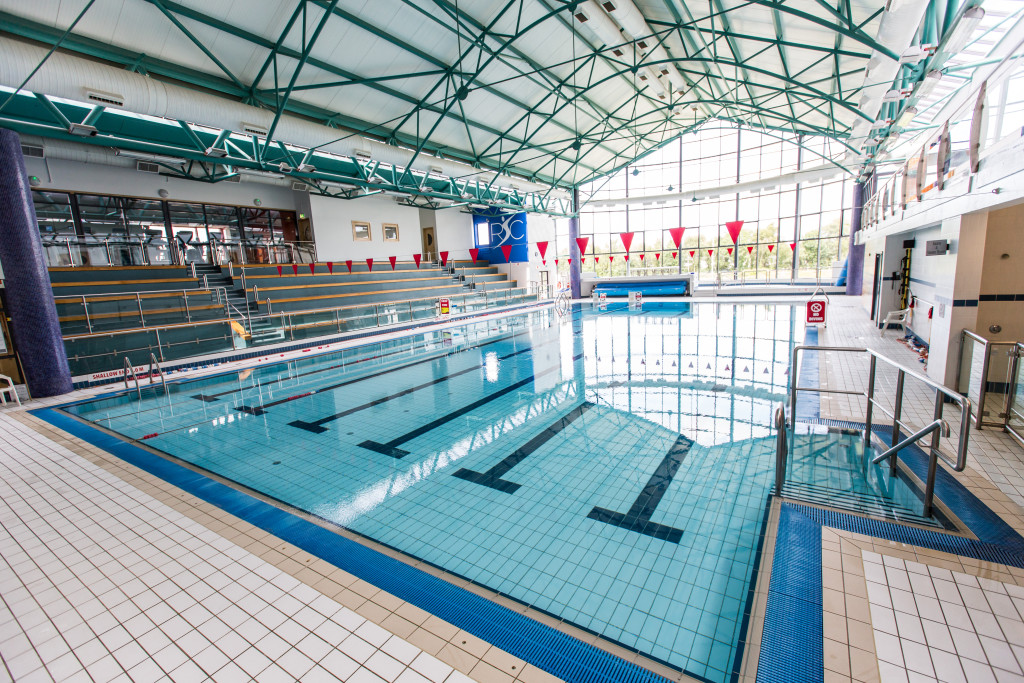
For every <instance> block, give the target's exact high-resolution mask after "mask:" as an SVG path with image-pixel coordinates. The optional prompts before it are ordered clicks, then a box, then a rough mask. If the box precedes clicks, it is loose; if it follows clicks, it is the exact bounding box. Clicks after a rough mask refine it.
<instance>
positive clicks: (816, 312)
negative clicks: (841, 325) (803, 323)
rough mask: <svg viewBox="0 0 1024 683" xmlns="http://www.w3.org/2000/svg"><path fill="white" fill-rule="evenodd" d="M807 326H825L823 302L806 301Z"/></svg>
mask: <svg viewBox="0 0 1024 683" xmlns="http://www.w3.org/2000/svg"><path fill="white" fill-rule="evenodd" d="M807 324H808V325H823V324H825V302H824V301H808V302H807Z"/></svg>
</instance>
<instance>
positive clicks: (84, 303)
mask: <svg viewBox="0 0 1024 683" xmlns="http://www.w3.org/2000/svg"><path fill="white" fill-rule="evenodd" d="M82 310H83V311H85V326H86V327H87V328H88V329H89V334H92V320H90V319H89V302H88V301H86V300H85V295H84V294H83V295H82Z"/></svg>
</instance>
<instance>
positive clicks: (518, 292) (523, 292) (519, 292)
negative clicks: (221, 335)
mask: <svg viewBox="0 0 1024 683" xmlns="http://www.w3.org/2000/svg"><path fill="white" fill-rule="evenodd" d="M504 291H506V292H510V293H512V292H515V294H510V295H509V298H512V297H522V296H528V295H529V294H530V292H529V291H528V288H526V287H515V288H513V289H508V290H504ZM456 296H462V297H468V298H469V299H472V295H468V294H459V295H456ZM437 299H438V297H436V296H430V297H421V298H419V299H400V300H398V301H388V302H386V303H382V304H351V305H348V306H333V307H330V308H310V309H304V310H301V311H288V314H289V315H290V316H299V315H311V314H315V313H323V314H329V313H334V312H336V311H337V312H340V311H347V310H352V309H357V308H369V307H373V306H378V305H380V306H396V305H400V304H405V303H410V302H416V301H431V302H436V301H437ZM278 315H279V314H276V313H274V314H266V315H254V316H250V319H251V320H259V319H261V318H272V317H278ZM231 320H232V319H231V318H214V319H211V320H202V321H199V322H195V323H172V324H169V325H155V326H153V327H148V328H133V329H128V330H106V331H103V332H94V333H88V334H71V335H65V336H64V337H62V339H63V340H64V341H73V340H78V339H88V338H90V337H101V336H112V335H124V334H136V333H138V332H142V331H154V330H164V329H177V328H181V327H195V326H199V325H213V324H217V323H225V322H230V321H231Z"/></svg>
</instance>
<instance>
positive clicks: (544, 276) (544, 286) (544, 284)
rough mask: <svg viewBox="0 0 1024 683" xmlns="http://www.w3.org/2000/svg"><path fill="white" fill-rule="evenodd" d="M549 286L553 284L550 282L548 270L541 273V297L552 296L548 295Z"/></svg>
mask: <svg viewBox="0 0 1024 683" xmlns="http://www.w3.org/2000/svg"><path fill="white" fill-rule="evenodd" d="M549 284H551V283H550V281H549V280H548V271H546V270H542V271H540V291H541V296H544V297H548V296H550V294H549V293H548V285H549Z"/></svg>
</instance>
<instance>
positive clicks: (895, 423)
mask: <svg viewBox="0 0 1024 683" xmlns="http://www.w3.org/2000/svg"><path fill="white" fill-rule="evenodd" d="M805 351H816V352H836V353H857V354H862V353H866V354H868V378H867V386H866V388H865V389H863V390H851V389H827V388H821V387H802V386H799V380H798V379H797V378H798V377H799V374H798V371H797V370H798V368H799V360H800V354H801V353H802V352H805ZM880 363H881V364H884V365H888V366H889V367H890V368H891V369H894V370H896V387H895V390H894V392H893V395H892V406H893V407H892V410H891V411H890V410H889V409H888V408H887V407H886V405H887V404H883V403H882V402H880V401H879V400H878V398H877V397H876V390H877V386H878V385H877V383H876V374H877V370H878V365H879V364H880ZM790 376H791V378H793V380H792V382H791V384H790V389H789V410H788V413H789V415H788V422H787V410H786V406H785V405H780V406H779V407H778V408H776V410H775V420H774V421H775V429H776V458H775V492H776V495H781V492H782V486H783V484H784V482H785V477H786V459H787V457H788V455H789V441H791V440H794V437H795V434H796V431H795V430H796V407H797V406H796V404H797V394H798V393H799V392H801V391H803V392H809V393H817V394H842V395H848V396H862V397H863V398H864V399H865V404H864V437H863V440H864V446H865V447H866V446H868V445H869V444H870V442H871V436H872V425H873V419H874V414H875V411H878V412H879V413H882V414H883V415H885V416H886V417H888V418H891V420H892V423H891V425H892V427H891V429H892V439H891V441H890V443H889V444H888V446H889V448H888V449H887V450H885V451H884V452H882V453H880V454H879V455H877V456H875V457H874V458H873V459H872V463H873V464H876V465H877V464H879V463H880V462H882V461H883V460H886V459H888V460H889V468H890V469H889V471H890V474H891V475H892V476H895V475H896V467H897V456H898V454H899V452H900V451H901V450H903V449H904V448H906V447H907V446H910V445H912V444H915V443H918V442H922V445H921V449H922V450H923V451H924V452H925V453H926V454H927V455H928V475H927V478H926V481H925V490H924V515H925V516H926V517H930V516H931V514H932V506H933V503H934V497H935V476H936V471H937V468H938V461H939V459H940V458H941V459H942V460H943V461H945V462H946V463H947V464H948V465H949V466H950V467H951V468H952V469H953V470H954V471H956V472H962V471H963V470H964V468H965V467H966V466H967V443H968V439H969V435H970V425H971V420H970V415H971V400H970V399H969V398H967V397H966V396H962V395H960V394H959V393H957V392H955V391H953V390H951V389H948V388H946V387H945V386H943V385H942V384H940V383H938V382H936V381H934V380H932V379H930V378H928V377H925V376H924V375H921V374H919V373H917V372H914V371H913V370H911V369H909V368H906V367H904V366H902V365H900V364H899V363H896V362H895V361H893V360H891V359H889V358H887V357H885V356H883V355H882V354H880V353H878V352H877V351H873V350H871V349H866V348H860V347H845V346H809V345H800V346H796V347H794V348H793V358H792V363H791V364H790ZM908 377H909V378H910V379H912V380H914V381H916V382H919V383H921V384H924V385H925V386H926V387H927V388H928V389H931V390H932V391H933V392H934V403H933V412H932V421H931V422H929V423H928V424H926V425H925V426H924V427H921V428H919V429H915V427H914V426H912V425H911V424H910V423H908V422H907V421H906V420H905V418H904V417H903V395H904V384H905V383H906V380H907V378H908ZM946 403H950V404H953V405H955V406H956V407H957V408H959V410H958V411H957V412H958V413H959V423H960V424H959V429H958V434H957V444H956V451H955V453H954V454H952V457H950V455H949V454H947V453H946V452H944V451H943V450H942V448H941V446H942V443H941V439H942V438H943V437H949V435H950V427H949V424H948V423H947V422H946V420H944V419H943V411H944V408H945V405H946ZM886 422H887V421H886ZM901 432H903V433H908V434H909V436H908V437H907V438H905V439H903V440H902V441H901V440H900V439H901V436H902V434H901ZM926 436H931V439H929V440H928V441H923V439H924V437H926Z"/></svg>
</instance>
